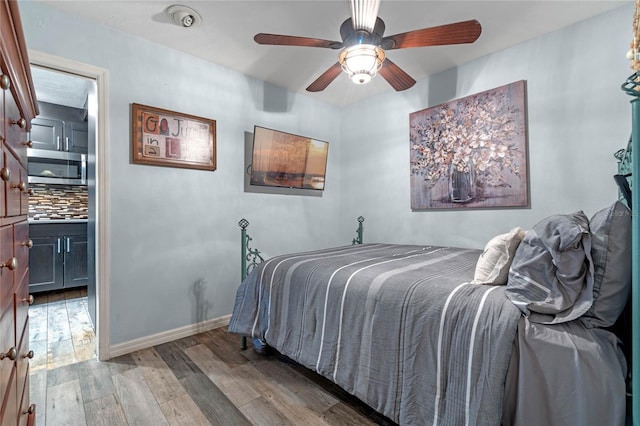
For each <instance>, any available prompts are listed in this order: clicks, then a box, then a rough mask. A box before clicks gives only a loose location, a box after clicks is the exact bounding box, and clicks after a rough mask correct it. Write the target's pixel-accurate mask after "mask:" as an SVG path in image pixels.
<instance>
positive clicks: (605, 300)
mask: <svg viewBox="0 0 640 426" xmlns="http://www.w3.org/2000/svg"><path fill="white" fill-rule="evenodd" d="M590 228H591V237H592V238H591V239H592V246H591V256H592V257H593V263H594V275H595V277H594V283H593V299H594V300H593V305H592V306H591V308H590V309H589V310H588V311H587V313H585V314H584V316H583V317H582V318H581V319H580V320H581V321H582V323H583V324H584V325H586V326H587V327H610V326H612V325H613V324H614V323H615V322H616V319H618V317H619V316H620V314H621V313H622V310H623V309H624V307H625V305H626V303H627V299H628V298H629V293H630V291H631V266H632V265H631V263H632V258H631V211H630V210H629V208H628V207H627V206H625V205H624V204H623V203H621V202H620V201H616V202H615V203H613V204H612V205H611V206H609V207H607V208H605V209H602V210H600V211H598V212H596V214H594V215H593V217H592V218H591V221H590Z"/></svg>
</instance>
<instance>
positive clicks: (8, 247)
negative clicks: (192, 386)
mask: <svg viewBox="0 0 640 426" xmlns="http://www.w3.org/2000/svg"><path fill="white" fill-rule="evenodd" d="M0 241H2V244H1V245H0V266H1V267H0V312H2V313H4V312H5V311H4V310H5V309H10V310H11V317H12V318H13V306H12V305H13V283H14V280H15V278H14V277H15V274H16V273H15V271H16V269H17V266H18V261H17V259H16V258H15V257H14V253H13V244H12V243H13V226H12V225H6V226H3V227H0ZM9 301H11V303H9ZM0 336H2V339H3V340H4V335H3V334H0ZM12 340H14V341H15V339H12ZM3 349H4V348H1V347H0V352H2V350H3Z"/></svg>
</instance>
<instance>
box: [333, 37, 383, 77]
mask: <svg viewBox="0 0 640 426" xmlns="http://www.w3.org/2000/svg"><path fill="white" fill-rule="evenodd" d="M384 59H385V53H384V50H382V49H381V48H380V47H378V46H374V45H372V44H356V45H354V46H350V47H346V48H344V49H342V51H341V52H340V55H338V61H339V62H340V65H342V70H343V71H344V72H346V73H347V74H348V75H349V78H351V81H353V82H354V83H356V84H366V83H368V82H370V81H371V79H372V78H374V77H375V76H376V74H377V73H378V71H379V70H380V68H381V67H382V63H383V62H384Z"/></svg>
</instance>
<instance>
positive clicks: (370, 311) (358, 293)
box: [229, 244, 520, 425]
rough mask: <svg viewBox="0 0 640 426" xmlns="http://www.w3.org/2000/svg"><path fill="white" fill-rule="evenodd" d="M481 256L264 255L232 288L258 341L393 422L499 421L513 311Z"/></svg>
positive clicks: (433, 251)
mask: <svg viewBox="0 0 640 426" xmlns="http://www.w3.org/2000/svg"><path fill="white" fill-rule="evenodd" d="M479 254H480V251H478V250H466V249H459V248H445V247H432V246H411V245H391V244H364V245H358V246H347V247H338V248H332V249H326V250H320V251H314V252H307V253H298V254H292V255H286V256H279V257H275V258H272V259H270V260H268V261H266V262H264V263H262V264H260V265H259V266H258V267H257V268H255V269H254V270H253V271H252V273H251V274H250V275H249V276H248V277H247V279H246V280H245V281H244V282H243V283H242V284H241V286H240V288H239V289H238V293H237V297H236V303H235V307H234V311H233V315H232V317H231V320H230V323H229V331H230V332H233V333H238V334H242V335H245V336H251V337H254V338H260V339H262V340H264V341H265V342H266V343H267V344H268V345H270V346H272V347H273V348H275V349H276V350H278V351H279V352H281V353H283V354H285V355H287V356H288V357H290V358H292V359H294V360H295V361H297V362H298V363H300V364H302V365H304V366H306V367H308V368H310V369H312V370H314V371H316V372H318V373H320V374H321V375H323V376H325V377H327V378H329V379H331V380H332V381H334V382H335V383H337V384H338V385H340V386H341V387H342V388H344V389H345V390H347V391H348V392H350V393H352V394H353V395H355V396H357V397H358V398H360V399H361V400H362V401H364V402H365V403H367V404H369V405H370V406H372V407H373V408H375V409H376V410H378V411H379V412H381V413H383V414H384V415H386V416H387V417H389V418H390V419H392V420H394V421H396V422H398V423H400V424H403V425H405V424H421V425H423V424H438V425H499V424H500V421H501V416H502V404H503V398H504V384H505V376H506V374H507V367H508V365H509V360H510V357H511V352H512V348H513V343H514V340H515V338H516V330H517V326H518V319H519V318H520V311H519V310H518V309H517V308H516V307H515V306H514V305H513V304H512V303H511V302H510V301H509V300H508V299H507V298H506V296H505V294H504V287H494V286H481V285H475V284H470V281H471V280H472V279H473V273H474V269H475V265H476V262H477V260H478V256H479Z"/></svg>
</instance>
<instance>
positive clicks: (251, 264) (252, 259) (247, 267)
mask: <svg viewBox="0 0 640 426" xmlns="http://www.w3.org/2000/svg"><path fill="white" fill-rule="evenodd" d="M363 222H364V217H362V216H358V229H356V237H355V238H354V239H353V241H352V242H351V244H352V245H355V244H362V241H363V232H364V226H363V225H362V223H363ZM238 226H239V227H240V246H241V255H242V261H241V263H240V268H241V271H240V277H241V281H244V280H245V278H247V275H249V274H250V273H251V271H252V270H253V268H255V267H256V266H258V265H259V264H260V263H262V262H264V258H263V257H262V255H261V254H260V250H258V249H254V248H251V247H250V245H249V243H251V241H253V238H251V236H249V234H248V233H247V228H248V227H249V221H248V220H247V219H244V218H243V219H240V222H238ZM240 349H241V350H245V349H247V338H246V337H245V336H242V342H241V344H240Z"/></svg>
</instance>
